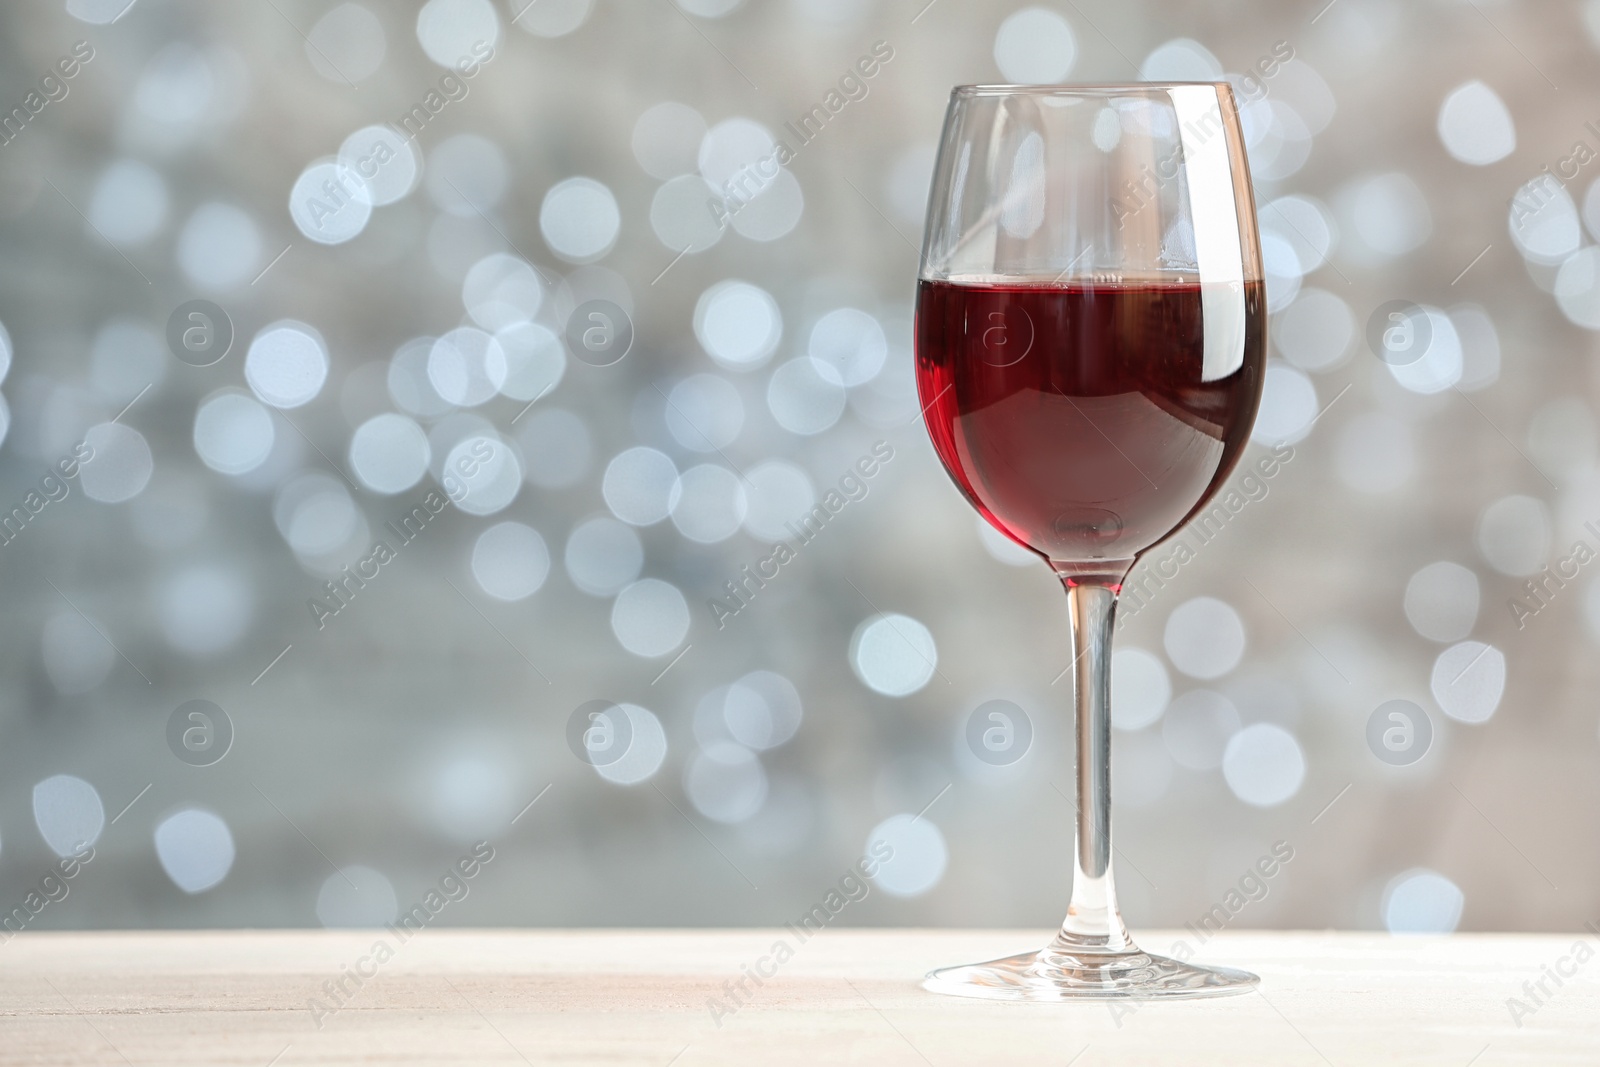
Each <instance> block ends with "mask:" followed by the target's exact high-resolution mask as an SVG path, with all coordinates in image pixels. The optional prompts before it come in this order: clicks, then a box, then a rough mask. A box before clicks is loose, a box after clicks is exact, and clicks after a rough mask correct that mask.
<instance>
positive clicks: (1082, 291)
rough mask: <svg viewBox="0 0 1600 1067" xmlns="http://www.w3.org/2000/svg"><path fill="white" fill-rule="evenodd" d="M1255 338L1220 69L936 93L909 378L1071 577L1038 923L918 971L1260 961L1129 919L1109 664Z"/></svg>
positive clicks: (1165, 974) (1123, 985) (934, 424)
mask: <svg viewBox="0 0 1600 1067" xmlns="http://www.w3.org/2000/svg"><path fill="white" fill-rule="evenodd" d="M1266 337H1267V330H1266V299H1265V293H1264V289H1263V281H1262V270H1261V254H1260V247H1259V238H1258V235H1257V229H1256V219H1255V205H1254V199H1253V194H1252V192H1251V188H1250V178H1249V171H1248V168H1247V166H1246V162H1245V155H1244V141H1243V137H1242V135H1241V132H1240V126H1239V116H1238V111H1237V108H1236V107H1235V105H1234V101H1233V96H1232V91H1231V89H1230V88H1229V86H1228V85H1227V84H1226V83H1172V84H1161V85H1158V84H1131V85H1107V86H963V87H959V88H957V89H956V90H955V91H954V92H953V93H952V95H951V101H950V108H949V111H948V112H947V114H946V119H945V127H944V136H943V140H942V141H941V144H940V149H939V158H938V162H937V164H936V166H935V172H934V180H933V190H932V193H931V195H930V198H929V206H928V221H927V228H926V232H925V234H924V241H923V251H922V265H921V272H920V277H919V281H918V294H917V321H916V371H917V386H918V391H919V394H920V399H921V402H922V405H923V412H924V417H925V419H926V422H927V426H928V433H929V435H930V437H931V438H932V441H933V444H934V449H935V451H936V452H937V453H938V455H939V458H940V460H941V462H942V463H943V464H944V466H945V469H946V470H947V471H948V472H949V474H950V476H951V478H952V479H953V480H954V481H955V483H956V485H957V487H958V488H959V489H960V490H961V492H962V494H963V495H964V496H965V497H966V498H967V500H968V501H969V502H970V503H971V504H972V505H973V506H974V507H975V508H977V509H978V511H979V513H980V514H982V515H983V517H984V518H985V519H986V520H988V521H989V522H990V523H991V524H993V525H994V526H995V528H996V529H998V530H1000V531H1001V532H1002V533H1004V534H1005V535H1006V536H1008V537H1010V538H1011V539H1013V540H1015V541H1016V542H1018V543H1019V544H1021V545H1023V546H1025V547H1027V548H1028V549H1030V550H1032V551H1033V552H1035V553H1037V554H1038V555H1039V556H1041V557H1042V558H1043V559H1044V560H1046V561H1048V563H1049V564H1050V566H1051V567H1052V568H1053V569H1054V571H1055V572H1056V574H1057V575H1058V576H1059V577H1060V578H1061V580H1062V582H1063V584H1064V585H1065V587H1066V591H1067V601H1068V614H1069V616H1070V619H1071V632H1072V639H1073V652H1074V656H1073V666H1072V673H1073V694H1074V713H1075V731H1074V733H1075V742H1076V754H1077V795H1076V806H1077V820H1076V835H1075V837H1076V840H1075V848H1074V865H1073V889H1072V900H1071V903H1070V904H1069V907H1068V911H1067V917H1066V920H1065V921H1064V922H1063V923H1062V927H1061V931H1060V932H1059V933H1058V934H1057V936H1056V938H1055V939H1054V941H1052V942H1051V944H1050V945H1049V946H1047V947H1046V948H1044V949H1043V950H1041V951H1039V952H1035V953H1028V954H1025V955H1022V956H1014V957H1010V958H1007V959H1004V960H995V961H992V962H989V963H984V964H975V965H972V966H966V967H952V968H946V969H943V970H940V971H935V972H934V973H933V974H931V975H929V977H928V980H927V982H926V983H925V984H926V986H927V988H929V989H932V990H935V991H938V992H945V993H953V994H957V995H962V996H976V997H986V998H993V999H1030V1000H1067V999H1077V998H1081V997H1196V996H1217V995H1223V994H1226V993H1231V992H1239V991H1242V990H1244V989H1247V988H1249V987H1250V986H1251V985H1252V984H1254V983H1255V981H1256V978H1255V976H1254V975H1250V974H1247V973H1245V972H1243V971H1233V970H1227V969H1223V968H1209V967H1200V966H1197V965H1194V964H1190V963H1188V962H1186V961H1182V960H1171V959H1165V958H1163V957H1159V956H1153V955H1150V954H1148V953H1145V952H1142V951H1141V950H1139V949H1138V948H1137V947H1136V946H1135V945H1134V944H1133V942H1132V940H1131V939H1130V938H1129V937H1128V933H1127V930H1126V928H1125V927H1124V926H1123V923H1122V918H1121V915H1120V913H1119V911H1118V908H1117V903H1116V889H1115V883H1114V881H1113V878H1112V863H1111V859H1112V849H1111V829H1110V796H1111V786H1110V711H1109V697H1110V680H1109V679H1110V674H1109V670H1110V642H1111V634H1112V629H1113V626H1114V622H1115V614H1116V598H1117V594H1118V592H1119V591H1120V589H1121V586H1122V582H1123V580H1124V579H1125V577H1126V575H1127V573H1128V571H1129V569H1130V568H1131V567H1132V566H1133V565H1134V563H1135V562H1136V561H1137V560H1138V558H1139V556H1140V554H1141V553H1143V552H1145V551H1147V550H1148V549H1150V548H1151V547H1152V546H1153V545H1155V544H1157V543H1159V542H1160V541H1162V540H1163V539H1164V538H1166V537H1168V536H1170V535H1171V534H1173V533H1174V532H1176V531H1177V530H1178V529H1180V528H1181V527H1182V526H1183V524H1184V523H1185V522H1186V521H1187V520H1188V519H1189V518H1190V517H1191V516H1193V515H1194V514H1195V513H1196V512H1198V511H1199V510H1200V509H1201V508H1202V507H1204V505H1205V504H1206V503H1207V502H1208V501H1209V500H1210V499H1211V497H1212V496H1213V495H1215V494H1216V492H1217V491H1218V490H1219V489H1220V488H1221V486H1222V484H1223V482H1224V480H1225V479H1226V478H1227V476H1228V474H1229V473H1230V472H1231V471H1232V469H1233V467H1234V465H1235V464H1236V463H1237V462H1238V459H1239V457H1240V455H1241V453H1242V452H1243V450H1244V447H1245V444H1246V443H1247V441H1248V438H1249V433H1250V427H1251V424H1252V422H1253V421H1254V418H1255V413H1256V408H1257V406H1258V404H1259V402H1260V396H1261V385H1262V379H1263V366H1264V361H1265V349H1266Z"/></svg>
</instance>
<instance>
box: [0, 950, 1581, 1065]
mask: <svg viewBox="0 0 1600 1067" xmlns="http://www.w3.org/2000/svg"><path fill="white" fill-rule="evenodd" d="M779 936H785V937H787V939H788V941H789V942H790V943H791V944H793V943H794V941H795V938H794V937H793V935H790V934H787V933H785V932H782V931H763V930H740V931H721V930H719V931H638V932H635V931H569V932H550V931H482V930H475V931H451V930H438V929H429V930H423V931H422V932H420V933H417V934H415V935H413V936H412V938H411V939H410V940H409V941H406V942H404V943H403V944H402V943H399V942H398V939H397V938H396V937H395V935H393V934H391V933H388V932H385V931H370V932H321V931H314V932H308V931H263V932H185V933H39V934H22V935H20V936H18V937H16V938H14V939H12V940H11V941H9V942H6V943H5V944H3V945H0V1064H23V1063H26V1064H69V1063H70V1064H123V1063H128V1064H136V1065H141V1067H142V1065H145V1064H151V1065H162V1067H175V1065H180V1064H230V1065H231V1064H243V1065H248V1067H267V1065H268V1064H275V1065H277V1067H291V1065H298V1064H354V1063H362V1064H373V1063H381V1064H468V1063H471V1064H479V1063H484V1064H519V1063H530V1064H540V1065H543V1064H551V1063H570V1064H590V1065H593V1064H650V1065H654V1067H666V1065H668V1064H673V1065H675V1067H703V1065H707V1064H739V1065H741V1067H742V1065H750V1064H807V1065H811V1064H836V1063H863V1064H888V1065H895V1064H907V1065H912V1067H917V1065H923V1064H931V1065H934V1067H945V1065H950V1064H991V1065H993V1064H1004V1063H1009V1062H1015V1063H1027V1064H1051V1065H1057V1067H1065V1065H1067V1064H1074V1065H1076V1067H1097V1065H1101V1064H1181V1065H1193V1064H1212V1063H1215V1064H1228V1065H1232V1067H1245V1065H1253V1064H1262V1065H1271V1067H1294V1065H1297V1064H1306V1065H1318V1067H1324V1065H1328V1064H1333V1065H1336V1067H1346V1065H1357V1064H1361V1065H1365V1064H1401V1063H1403V1064H1429V1065H1440V1067H1468V1064H1471V1065H1472V1067H1493V1065H1496V1064H1507V1063H1526V1064H1541V1065H1551V1064H1568V1063H1570V1064H1597V1063H1600V958H1593V959H1588V960H1586V961H1585V962H1582V963H1578V962H1577V960H1576V958H1574V957H1573V955H1572V950H1573V945H1574V943H1575V942H1576V941H1578V940H1579V935H1576V934H1574V935H1565V936H1536V937H1530V936H1510V935H1460V936H1454V937H1448V938H1390V937H1387V936H1383V935H1374V934H1332V933H1327V934H1318V933H1292V934H1291V933H1225V934H1221V935H1219V936H1217V937H1216V938H1214V939H1213V940H1212V941H1210V942H1208V943H1207V944H1206V945H1205V947H1204V950H1203V952H1202V954H1201V955H1200V956H1199V957H1198V958H1199V959H1200V960H1201V961H1202V962H1204V961H1207V960H1209V961H1211V962H1218V963H1227V964H1234V965H1238V966H1241V967H1247V968H1249V969H1251V970H1253V971H1255V972H1257V973H1258V974H1260V975H1261V976H1262V985H1261V992H1260V993H1259V994H1256V993H1252V994H1247V995H1245V996H1241V997H1233V998H1228V999H1223V1000H1210V1001H1189V1002H1183V1003H1167V1004H1144V1005H1141V1006H1139V1007H1138V1008H1137V1010H1134V1011H1132V1012H1126V1006H1125V1005H1124V1006H1122V1007H1121V1008H1119V1012H1118V1013H1114V1012H1113V1011H1112V1010H1111V1008H1109V1007H1108V1006H1107V1005H1106V1004H1105V1003H1095V1004H1082V1005H1078V1004H1074V1005H1064V1006H1055V1005H1028V1004H1023V1005H1014V1004H994V1003H987V1002H982V1001H972V1000H960V999H954V998H949V997H938V996H935V995H933V994H931V993H926V992H924V991H923V990H922V989H920V988H919V987H918V984H917V983H918V979H919V978H920V976H921V975H922V974H923V973H924V972H925V971H927V970H928V969H930V968H931V967H934V966H936V965H940V964H949V963H962V962H971V961H974V960H979V959H984V958H989V957H994V956H999V955H1004V954H1007V953H1011V952H1015V951H1019V950H1024V949H1029V948H1033V947H1036V946H1037V945H1039V944H1040V943H1042V941H1043V940H1044V938H1045V937H1046V933H1045V932H1041V931H1023V932H1014V931H977V932H973V931H917V930H895V931H855V930H844V929H831V930H825V931H823V932H822V933H820V934H818V935H816V936H815V937H813V938H812V939H811V940H810V941H808V942H806V943H804V944H802V945H799V946H798V949H797V951H796V953H795V955H794V958H793V959H790V960H788V961H787V962H785V963H784V964H783V965H782V966H781V967H779V968H777V973H776V975H775V976H774V977H771V978H767V979H764V980H763V984H762V985H761V986H760V987H757V986H755V985H754V983H753V982H751V981H750V980H748V979H747V980H746V989H747V990H752V991H753V992H752V994H751V995H750V996H749V997H748V998H747V1000H746V1003H745V1004H744V1005H743V1006H742V1007H740V1008H738V1010H735V1011H733V1012H731V1014H728V1015H725V1016H724V1017H722V1018H720V1019H717V1020H716V1021H714V1020H713V1013H712V1011H711V1009H710V1008H708V1000H709V999H710V998H712V997H720V998H723V1000H724V1002H725V1003H726V1002H728V991H727V988H726V987H725V986H724V983H731V982H734V981H736V980H737V979H739V978H740V977H741V975H742V974H743V973H744V967H745V965H751V966H754V965H755V964H756V963H757V962H758V961H760V960H761V959H762V957H764V956H766V955H767V954H768V953H769V951H770V949H771V947H772V945H773V942H774V940H775V939H776V938H778V937H779ZM1582 938H1583V940H1585V941H1586V943H1587V944H1588V945H1589V947H1590V948H1591V949H1600V938H1596V937H1594V936H1592V935H1589V934H1584V935H1582ZM380 940H381V941H383V942H384V943H385V944H386V945H387V946H388V948H389V949H390V950H391V951H392V952H393V956H392V958H387V959H385V960H384V961H383V962H381V963H380V962H379V961H378V959H377V957H376V956H374V955H372V950H373V947H374V945H375V943H376V942H378V941H380ZM1140 940H1141V943H1143V944H1145V945H1148V946H1149V947H1151V948H1152V949H1158V950H1159V948H1161V947H1165V946H1168V945H1170V944H1172V942H1173V940H1174V936H1173V935H1170V934H1162V933H1160V932H1148V931H1147V932H1143V933H1141V935H1140ZM380 955H381V954H380ZM1564 958H1565V959H1566V960H1567V962H1566V963H1561V961H1562V960H1563V959H1564ZM1558 964H1560V969H1561V970H1575V972H1576V973H1575V974H1574V975H1572V976H1571V977H1562V983H1563V984H1562V985H1561V986H1559V987H1558V986H1556V985H1555V983H1554V982H1553V981H1552V980H1551V979H1549V978H1546V979H1545V987H1546V990H1548V991H1549V995H1548V996H1545V995H1543V994H1540V993H1539V990H1538V988H1537V986H1534V987H1533V993H1534V994H1536V995H1538V998H1539V1000H1540V1001H1542V1004H1535V1003H1534V1002H1533V1000H1531V999H1530V997H1529V994H1528V993H1526V992H1525V991H1524V990H1523V988H1522V984H1523V982H1524V981H1529V980H1534V981H1537V980H1538V979H1539V978H1540V977H1541V975H1542V974H1543V970H1542V969H1543V968H1544V967H1545V966H1546V965H1549V966H1550V967H1552V968H1555V967H1557V965H1558ZM762 969H763V970H768V971H770V970H772V969H773V968H772V965H771V964H763V965H762ZM357 971H361V972H366V973H367V974H368V975H370V977H365V978H362V979H361V982H360V984H359V985H358V984H357V982H356V979H355V977H353V976H354V975H355V974H356V972H357ZM341 977H343V979H344V988H345V990H346V991H347V995H345V994H341V996H340V997H339V998H335V997H334V996H333V995H331V994H330V993H329V992H328V988H329V987H328V986H325V985H324V983H333V982H335V981H337V980H338V979H340V978H341ZM735 988H736V987H735ZM1513 997H1515V998H1518V999H1519V1000H1521V1001H1523V1002H1524V1003H1526V1004H1527V1005H1528V1007H1529V1008H1531V1009H1532V1011H1531V1014H1526V1015H1524V1016H1523V1017H1522V1018H1520V1019H1514V1018H1513V1015H1512V1011H1511V1009H1510V1008H1509V1007H1508V1005H1507V1001H1508V999H1509V998H1513ZM341 1000H342V1004H341ZM313 1001H317V1002H320V1006H321V1008H323V1009H328V1010H327V1013H326V1014H323V1013H322V1012H321V1011H319V1010H318V1003H313ZM335 1009H336V1010H335ZM1519 1022H1520V1024H1521V1025H1520V1026H1519V1025H1518V1023H1519ZM719 1024H720V1025H719Z"/></svg>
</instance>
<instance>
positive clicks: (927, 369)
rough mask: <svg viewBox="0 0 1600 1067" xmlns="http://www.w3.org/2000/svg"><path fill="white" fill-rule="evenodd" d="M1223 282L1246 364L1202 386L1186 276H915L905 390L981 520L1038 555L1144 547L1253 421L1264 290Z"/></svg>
mask: <svg viewBox="0 0 1600 1067" xmlns="http://www.w3.org/2000/svg"><path fill="white" fill-rule="evenodd" d="M1216 284H1228V283H1216ZM1235 284H1238V285H1239V286H1241V287H1242V289H1243V292H1244V306H1245V316H1244V323H1243V325H1244V358H1243V360H1242V361H1241V362H1240V363H1239V365H1238V366H1237V368H1236V369H1234V370H1233V372H1232V373H1230V374H1227V375H1225V376H1222V377H1219V378H1216V379H1215V380H1211V381H1207V380H1206V379H1205V367H1206V360H1205V345H1206V334H1205V329H1204V316H1203V303H1204V301H1203V299H1202V295H1201V283H1199V282H1195V281H1185V280H1183V279H1181V278H1176V277H1175V278H1172V279H1153V280H1148V281H1137V282H1131V283H1117V284H1096V283H1092V282H1080V281H1074V282H1072V283H1070V284H1062V285H1053V286H1045V285H1011V284H993V283H991V284H961V283H957V282H950V281H931V280H924V281H923V282H921V283H920V286H919V292H918V296H917V324H916V325H917V333H916V360H917V387H918V391H919V393H920V395H921V401H922V404H923V405H924V406H925V408H926V413H925V418H926V420H927V424H928V431H929V434H930V435H931V437H932V439H933V444H934V448H935V449H936V450H937V451H938V453H939V458H940V460H942V461H943V463H944V466H945V469H946V470H948V471H949V472H950V475H951V477H952V478H954V479H955V481H956V484H957V485H958V486H959V487H960V488H961V491H962V492H963V493H964V494H965V495H966V497H967V499H968V500H969V501H971V503H972V505H973V506H974V507H976V508H977V509H978V511H979V512H980V513H982V514H983V516H984V517H985V518H986V519H988V520H989V522H991V523H992V524H994V526H995V527H996V528H997V529H999V530H1001V531H1002V532H1004V533H1005V534H1007V535H1008V536H1010V537H1011V538H1012V539H1013V540H1015V541H1016V542H1018V543H1019V544H1021V545H1023V546H1025V547H1027V548H1030V549H1032V550H1033V551H1035V552H1037V553H1039V554H1040V555H1042V556H1044V557H1046V558H1047V559H1050V560H1054V561H1063V562H1071V563H1075V564H1083V563H1088V562H1090V561H1093V560H1099V559H1107V560H1127V559H1132V558H1133V557H1134V556H1135V555H1137V554H1138V553H1140V552H1142V551H1144V550H1146V549H1148V548H1149V547H1150V546H1151V545H1153V544H1155V543H1156V542H1158V541H1160V540H1161V539H1162V538H1164V537H1166V536H1167V535H1168V534H1170V533H1172V532H1173V531H1174V530H1176V529H1178V528H1179V527H1180V526H1182V525H1183V523H1184V522H1185V521H1186V520H1187V519H1188V518H1189V516H1190V515H1192V514H1194V513H1195V512H1196V511H1197V510H1199V509H1200V508H1201V507H1203V506H1204V505H1205V503H1206V502H1207V501H1209V500H1210V498H1211V497H1212V496H1213V495H1214V494H1215V493H1216V491H1217V490H1218V489H1219V488H1220V487H1221V485H1222V483H1223V481H1224V480H1225V479H1226V478H1227V476H1228V474H1229V472H1230V471H1231V470H1232V469H1233V466H1234V464H1235V462H1237V460H1238V458H1239V455H1240V453H1241V452H1242V451H1243V448H1244V444H1245V442H1246V440H1247V439H1248V437H1249V432H1250V426H1251V423H1252V422H1253V421H1254V419H1255V410H1256V404H1257V402H1258V400H1259V398H1260V391H1261V390H1260V376H1261V373H1262V364H1263V360H1264V358H1265V347H1266V331H1265V329H1264V325H1265V322H1264V319H1265V315H1264V313H1263V309H1264V307H1265V303H1264V301H1265V294H1264V293H1263V290H1262V283H1261V282H1258V281H1251V282H1243V283H1235Z"/></svg>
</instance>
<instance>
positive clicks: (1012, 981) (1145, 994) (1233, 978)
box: [922, 945, 1260, 1001]
mask: <svg viewBox="0 0 1600 1067" xmlns="http://www.w3.org/2000/svg"><path fill="white" fill-rule="evenodd" d="M1259 981H1260V979H1259V978H1257V977H1256V976H1255V975H1253V974H1251V973H1250V972H1249V971H1236V970H1233V969H1232V968H1228V967H1200V966H1196V965H1195V964H1192V963H1183V962H1180V961H1178V960H1174V959H1168V958H1167V957H1165V956H1152V955H1150V954H1149V953H1147V952H1141V951H1139V950H1137V949H1135V950H1133V951H1131V952H1119V953H1088V952H1068V951H1064V950H1063V949H1061V948H1059V947H1057V946H1055V945H1052V946H1050V947H1048V948H1045V949H1042V950H1041V951H1038V952H1026V953H1023V954H1022V955H1020V956H1007V957H1006V958H1005V959H1000V960H990V961H989V962H988V963H973V964H969V965H967V966H964V967H942V968H940V969H939V970H937V971H933V972H931V973H929V975H928V977H927V979H926V980H925V981H924V982H923V983H922V987H923V988H924V989H927V990H930V991H932V992H934V993H946V994H949V995H950V996H957V997H977V998H980V999H983V1000H1034V1001H1066V1000H1116V999H1128V1000H1180V999H1185V998H1197V997H1226V996H1232V995H1234V994H1237V993H1246V992H1249V991H1250V990H1251V989H1252V988H1254V987H1255V985H1256V984H1257V983H1258V982H1259Z"/></svg>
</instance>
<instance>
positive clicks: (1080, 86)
mask: <svg viewBox="0 0 1600 1067" xmlns="http://www.w3.org/2000/svg"><path fill="white" fill-rule="evenodd" d="M1188 85H1203V86H1206V87H1207V88H1211V89H1228V90H1230V91H1231V90H1232V89H1233V83H1232V82H1229V81H1225V80H1224V81H1173V82H1062V83H1061V84H1058V85H1004V84H995V85H984V84H973V85H957V86H956V87H955V88H953V89H951V90H950V94H951V95H952V96H1073V95H1083V96H1110V95H1113V94H1118V93H1128V94H1132V93H1148V92H1160V91H1162V90H1164V89H1178V88H1182V87H1184V86H1188Z"/></svg>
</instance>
